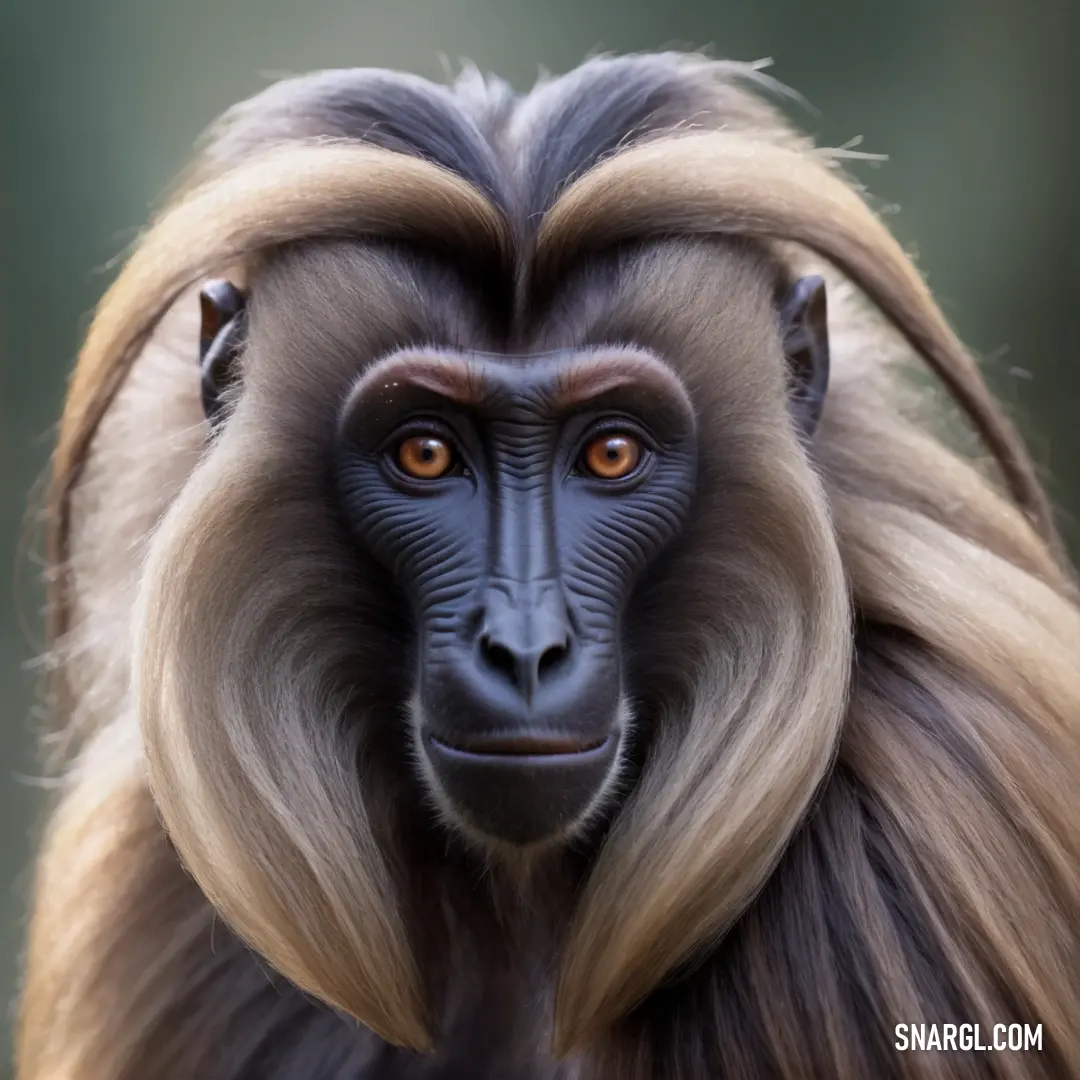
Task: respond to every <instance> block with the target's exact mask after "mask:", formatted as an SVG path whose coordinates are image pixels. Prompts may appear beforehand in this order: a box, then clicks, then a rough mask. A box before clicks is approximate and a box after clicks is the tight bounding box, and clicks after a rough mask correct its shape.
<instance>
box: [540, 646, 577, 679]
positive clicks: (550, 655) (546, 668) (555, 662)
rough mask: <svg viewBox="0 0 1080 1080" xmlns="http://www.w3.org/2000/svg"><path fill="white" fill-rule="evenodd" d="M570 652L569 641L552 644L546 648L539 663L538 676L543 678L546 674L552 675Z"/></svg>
mask: <svg viewBox="0 0 1080 1080" xmlns="http://www.w3.org/2000/svg"><path fill="white" fill-rule="evenodd" d="M569 654H570V646H569V643H568V642H562V643H561V644H559V645H552V646H550V647H549V648H547V649H545V650H544V651H543V653H542V654H541V656H540V663H539V664H538V665H537V669H536V674H537V677H538V678H540V679H543V678H544V677H545V676H546V675H550V674H551V673H552V672H553V671H554V670H555V668H557V667H559V666H560V665H561V664H562V662H563V661H564V660H565V659H566V658H567V656H568V655H569Z"/></svg>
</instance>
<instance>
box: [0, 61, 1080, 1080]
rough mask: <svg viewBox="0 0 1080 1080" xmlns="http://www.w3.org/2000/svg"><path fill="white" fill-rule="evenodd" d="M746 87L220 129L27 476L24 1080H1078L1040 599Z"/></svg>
mask: <svg viewBox="0 0 1080 1080" xmlns="http://www.w3.org/2000/svg"><path fill="white" fill-rule="evenodd" d="M778 90H779V88H778V84H775V83H773V82H772V81H771V79H770V78H769V77H768V76H767V75H766V74H765V73H764V72H763V71H762V70H760V67H759V66H758V65H753V64H743V63H738V62H735V61H721V60H712V59H706V58H703V57H700V56H696V55H684V54H675V53H660V54H649V55H641V56H628V57H596V58H593V59H591V60H589V61H587V62H586V63H584V64H583V65H581V66H580V67H578V68H577V69H575V70H574V71H572V72H570V73H569V74H565V75H562V76H558V77H545V78H544V79H543V80H541V81H540V82H539V83H538V84H537V85H536V86H535V87H534V88H533V89H532V90H530V91H528V92H526V93H518V92H516V91H514V90H512V89H511V88H510V87H509V86H508V85H507V84H506V83H504V82H502V81H500V80H498V79H495V78H493V77H486V76H482V75H481V74H479V73H478V72H477V71H476V70H475V69H472V68H467V69H466V70H465V71H464V72H463V73H462V74H461V75H460V76H459V77H458V78H457V79H456V80H455V81H453V82H452V83H450V84H449V85H448V86H437V85H435V84H433V83H429V82H427V81H425V80H423V79H420V78H419V77H415V76H410V75H403V74H398V73H393V72H388V71H381V70H367V69H356V70H341V71H330V72H322V73H315V74H312V75H307V76H299V77H296V78H292V79H287V80H284V81H282V82H279V83H276V84H274V85H272V86H270V87H269V88H267V89H265V90H263V91H262V92H261V93H259V94H257V95H256V96H255V97H253V98H251V99H250V100H248V101H246V102H243V103H241V104H239V105H237V106H234V107H233V108H232V109H230V110H229V111H228V112H226V113H225V114H224V116H223V117H222V118H221V119H220V120H219V121H218V122H217V124H216V125H215V126H214V127H213V128H212V129H211V131H210V133H209V134H208V136H207V137H206V138H205V139H204V141H203V144H202V146H201V149H200V151H199V153H198V154H197V155H196V158H195V162H194V164H193V165H192V166H191V167H190V168H189V170H188V171H187V172H186V173H185V174H184V176H183V177H182V179H181V181H180V182H179V184H178V185H177V187H176V189H175V190H174V191H173V193H172V194H171V196H170V198H169V199H168V200H167V201H166V203H165V204H164V207H163V209H162V210H161V211H160V212H159V213H158V214H157V216H156V217H155V218H154V220H153V221H152V222H151V224H150V226H149V227H148V229H147V231H146V232H145V234H144V235H143V237H142V239H141V240H140V241H139V243H138V244H137V245H136V246H135V247H134V250H133V251H132V253H131V254H130V256H129V258H128V261H127V262H126V263H125V264H124V266H123V268H122V269H121V270H120V272H119V274H118V276H117V278H116V281H115V282H114V283H113V285H112V286H111V288H110V289H109V290H108V291H107V293H106V294H105V296H104V298H103V299H102V301H101V304H100V306H99V307H98V309H97V312H96V314H95V317H94V320H93V322H92V324H91V326H90V328H89V331H88V333H87V336H86V339H85V342H84V344H83V347H82V350H81V353H80V355H79V358H78V361H77V363H76V365H75V368H74V371H73V374H72V377H71V381H70V384H69V387H68V392H67V398H66V403H65V406H64V411H63V415H62V419H61V423H60V427H59V431H58V435H57V441H56V446H55V452H54V456H53V464H52V487H51V490H50V492H49V495H48V506H47V511H48V570H49V574H48V585H49V635H50V642H51V652H50V656H49V663H50V671H51V678H50V685H49V694H50V698H49V704H50V708H51V712H52V714H53V715H54V717H55V721H54V724H53V728H52V731H51V733H50V734H49V746H50V747H51V748H52V754H53V757H54V759H55V762H56V764H55V767H56V769H57V770H58V772H59V775H60V777H61V778H62V779H61V783H60V790H59V792H58V794H57V798H56V803H55V805H54V806H53V807H51V808H50V812H49V817H48V821H47V826H46V829H45V832H44V835H43V838H42V841H41V848H40V852H39V855H38V859H37V864H36V871H35V878H34V885H33V896H32V900H31V916H30V921H29V927H28V932H27V943H26V950H25V957H24V962H23V976H22V984H21V991H20V1001H19V1012H18V1024H17V1050H16V1057H17V1076H18V1078H19V1080H145V1078H148V1077H154V1078H155V1080H156V1078H160V1080H191V1078H194V1077H198V1078H200V1080H298V1078H300V1077H304V1078H305V1080H347V1078H348V1080H359V1078H387V1080H389V1078H395V1080H398V1078H412V1080H450V1078H455V1080H459V1078H466V1077H467V1078H470V1080H483V1078H499V1080H508V1078H513V1080H766V1078H768V1080H776V1078H780V1080H808V1078H811V1077H813V1078H854V1077H860V1078H862V1077H874V1078H881V1080H911V1078H920V1080H922V1078H925V1080H967V1078H976V1077H978V1078H982V1077H990V1078H995V1080H1006V1078H1007V1080H1050V1078H1054V1080H1059V1078H1062V1077H1069V1076H1076V1077H1080V784H1078V783H1077V777H1078V776H1080V664H1078V663H1077V660H1078V653H1077V643H1078V642H1080V598H1078V591H1077V582H1076V575H1075V571H1074V569H1073V567H1072V566H1071V564H1070V562H1069V558H1068V555H1067V553H1066V550H1065V547H1064V544H1063V542H1062V539H1061V535H1060V533H1059V531H1058V527H1057V525H1056V523H1055V515H1054V508H1053V506H1052V504H1051V502H1050V500H1049V498H1048V496H1047V494H1046V492H1045V490H1044V487H1043V485H1042V482H1041V480H1040V478H1039V475H1038V472H1037V470H1036V467H1035V465H1034V463H1033V460H1032V457H1031V455H1030V453H1029V451H1028V450H1027V448H1026V446H1025V444H1024V441H1023V439H1022V437H1021V435H1020V434H1019V433H1018V430H1017V428H1016V426H1015V425H1014V423H1013V422H1012V421H1011V420H1010V419H1009V417H1008V416H1007V415H1006V413H1005V410H1003V408H1002V407H1001V406H1000V405H999V404H998V403H997V401H996V400H995V399H994V397H993V395H992V394H991V392H990V390H989V388H988V384H987V382H986V380H985V379H984V377H983V375H982V373H981V372H980V369H979V366H978V364H977V363H976V361H975V359H974V358H973V356H972V354H971V353H970V352H969V351H968V350H967V349H966V348H965V346H964V345H963V344H962V343H961V341H960V340H959V339H958V337H957V336H956V334H955V332H954V331H953V329H952V328H951V327H950V325H949V323H948V322H947V320H946V319H945V317H944V316H943V315H942V313H941V311H940V309H939V307H938V306H937V304H936V302H935V300H934V298H933V296H932V294H931V292H930V291H929V289H928V287H927V285H926V284H925V281H924V280H923V278H922V276H921V275H920V273H919V272H918V270H917V269H916V268H915V266H914V264H913V262H912V261H911V259H910V258H909V257H908V256H907V255H906V253H905V252H904V250H903V248H902V247H901V245H900V244H899V242H898V241H897V240H896V239H895V237H894V236H893V235H892V233H891V232H890V231H889V230H888V229H887V228H886V226H885V225H884V224H883V223H882V221H881V219H880V217H879V216H878V214H876V213H875V212H874V210H873V209H872V208H871V205H870V203H869V202H868V197H867V196H865V195H864V193H863V192H862V190H861V188H860V187H859V186H858V184H857V183H856V181H855V180H854V179H853V178H852V176H851V175H849V173H850V172H851V166H850V165H849V164H848V159H847V157H846V156H845V155H844V154H843V153H842V152H837V151H829V150H827V149H825V148H821V147H818V146H816V145H815V143H814V142H813V141H812V140H811V139H810V138H809V137H808V136H807V135H805V134H803V133H801V132H800V131H798V130H797V129H796V127H795V126H794V125H793V124H792V123H791V122H790V121H789V120H788V119H787V118H786V117H785V116H784V114H783V112H782V110H781V108H780V104H779V103H778V100H777V95H778ZM924 370H925V371H928V372H929V373H930V374H931V375H932V376H933V379H932V380H929V381H928V380H927V379H925V378H923V377H922V372H923V371H924ZM904 1024H954V1025H962V1024H970V1025H979V1026H980V1029H981V1031H982V1032H983V1039H984V1041H985V1042H990V1041H991V1038H992V1036H991V1032H992V1031H993V1029H994V1025H997V1024H1026V1025H1030V1026H1031V1027H1032V1028H1035V1027H1037V1028H1038V1031H1040V1032H1041V1033H1042V1036H1043V1041H1042V1044H1041V1046H1040V1047H1038V1048H1037V1049H1028V1050H1027V1051H1026V1052H1018V1053H1009V1052H967V1053H965V1052H963V1049H962V1048H961V1049H957V1048H956V1047H953V1046H945V1047H944V1048H943V1049H941V1050H936V1049H911V1050H905V1049H904V1047H903V1046H902V1045H901V1044H900V1042H899V1041H898V1038H897V1034H896V1032H897V1030H898V1025H904Z"/></svg>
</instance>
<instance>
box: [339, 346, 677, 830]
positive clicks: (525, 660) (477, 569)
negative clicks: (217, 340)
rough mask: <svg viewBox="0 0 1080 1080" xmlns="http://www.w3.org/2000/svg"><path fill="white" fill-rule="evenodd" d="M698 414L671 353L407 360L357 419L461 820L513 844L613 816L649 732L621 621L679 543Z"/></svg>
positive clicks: (435, 758) (349, 440)
mask: <svg viewBox="0 0 1080 1080" xmlns="http://www.w3.org/2000/svg"><path fill="white" fill-rule="evenodd" d="M694 447H695V438H694V414H693V411H692V409H691V406H690V403H689V400H688V398H687V396H686V393H685V391H684V389H683V387H682V385H681V384H680V382H679V381H678V379H677V377H676V376H675V375H674V374H673V373H672V372H671V371H670V369H668V368H667V367H666V366H665V365H664V364H662V363H661V362H660V361H659V360H658V359H656V358H655V357H653V356H652V355H650V354H649V353H646V352H642V351H636V350H635V351H627V350H623V349H606V350H604V349H600V350H589V351H584V350H582V351H567V352H565V353H558V354H551V355H548V356H544V357H530V358H525V359H522V360H512V359H501V358H497V357H492V356H478V355H475V354H473V355H463V354H457V355H455V354H447V353H434V352H422V351H421V352H417V351H412V350H410V351H407V352H401V353H398V354H395V355H393V356H390V357H389V358H387V359H385V360H383V361H382V362H380V363H378V364H377V365H375V366H374V367H373V368H372V369H371V370H369V371H368V372H367V373H366V374H365V375H364V377H363V378H362V379H361V380H360V382H359V383H358V385H357V386H356V387H355V388H354V390H353V392H352V393H351V395H350V397H349V400H348V402H347V404H346V406H345V408H344V410H343V413H342V417H341V424H340V429H339V443H338V450H337V485H338V492H339V495H340V499H341V503H342V506H343V509H344V513H345V517H346V520H347V522H348V524H349V527H350V529H351V530H352V531H353V532H354V533H355V535H356V536H357V538H358V539H359V540H360V541H361V543H362V544H364V545H365V546H366V547H367V548H368V549H369V550H370V551H371V553H372V554H373V555H374V556H375V557H376V558H377V559H379V560H380V561H381V563H382V564H383V565H384V566H385V567H386V568H387V569H388V571H389V572H390V573H391V574H392V575H393V577H394V579H395V581H396V582H397V583H398V585H400V586H401V588H402V589H403V591H404V592H405V593H406V595H407V596H408V597H409V600H410V602H411V606H412V609H413V613H414V618H415V622H416V628H417V640H418V660H419V670H418V672H417V676H416V682H415V684H414V685H415V692H414V694H413V700H412V701H411V702H410V704H411V707H412V722H413V726H414V736H415V739H416V740H417V742H418V744H419V749H420V754H419V757H420V759H421V762H422V766H423V769H424V772H425V774H426V776H427V779H428V782H429V783H430V784H431V785H432V786H433V789H434V793H435V795H436V797H437V798H438V801H439V803H440V805H441V806H442V807H443V809H444V810H445V811H447V812H448V813H449V814H450V815H451V817H452V818H453V819H455V820H457V821H458V822H459V823H460V824H461V825H462V826H463V827H464V828H465V829H467V830H468V831H470V832H479V833H481V834H483V835H485V836H488V837H491V838H494V839H498V840H504V841H509V842H512V843H519V844H520V843H533V842H537V841H541V840H544V839H547V838H550V837H553V836H557V835H561V834H564V833H565V832H567V831H568V830H571V829H572V828H573V827H574V826H575V825H576V824H578V823H580V822H582V821H583V820H584V819H585V818H586V817H587V816H588V814H589V812H590V810H591V809H593V808H594V807H595V806H596V805H597V804H598V803H599V801H600V800H601V798H602V795H603V792H604V790H605V788H606V787H607V785H608V783H609V781H610V780H611V778H612V776H613V774H614V772H615V769H616V765H617V762H618V759H619V752H620V746H621V744H622V740H623V736H624V734H625V728H626V725H627V723H628V722H629V718H630V710H629V708H628V706H627V703H626V700H625V696H624V687H623V663H622V656H621V648H620V636H621V635H620V619H621V617H622V614H623V611H624V609H625V608H626V605H627V602H628V600H629V598H630V596H631V594H632V591H633V588H634V585H635V583H636V582H637V581H638V580H639V579H640V577H641V575H642V573H643V572H644V571H645V570H646V569H647V568H648V567H649V565H650V563H652V562H653V561H654V560H655V559H656V557H657V555H658V554H659V553H660V552H661V551H662V550H663V549H664V547H665V546H666V545H667V544H669V543H670V541H671V540H672V539H673V538H674V537H675V536H676V535H677V533H678V532H679V530H680V528H681V526H682V523H683V521H684V518H685V516H686V513H687V509H688V507H689V504H690V499H691V495H692V492H693V487H694V463H695V452H694Z"/></svg>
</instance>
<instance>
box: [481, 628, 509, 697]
mask: <svg viewBox="0 0 1080 1080" xmlns="http://www.w3.org/2000/svg"><path fill="white" fill-rule="evenodd" d="M480 648H481V652H482V653H483V656H484V659H485V661H487V664H488V666H489V667H492V668H494V669H495V670H496V671H498V672H499V673H500V674H502V675H503V676H504V677H505V678H507V679H508V680H509V681H510V682H511V683H512V684H513V685H514V686H517V681H518V664H517V661H516V660H515V659H514V654H513V653H512V652H511V651H510V650H509V649H507V648H505V647H504V646H502V645H497V644H496V643H495V642H494V641H492V640H491V638H489V637H488V636H487V635H485V636H484V637H482V638H481V639H480Z"/></svg>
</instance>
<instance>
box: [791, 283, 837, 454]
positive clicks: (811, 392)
mask: <svg viewBox="0 0 1080 1080" xmlns="http://www.w3.org/2000/svg"><path fill="white" fill-rule="evenodd" d="M827 314H828V312H827V308H826V304H825V279H824V278H821V277H818V276H817V275H816V274H815V275H813V276H810V277H804V278H800V279H799V280H798V281H796V282H795V284H794V285H793V286H792V287H791V291H790V292H789V293H788V295H787V298H786V299H785V300H784V302H783V304H782V305H781V308H780V319H781V330H782V332H783V335H784V355H785V357H786V358H787V363H788V373H789V379H790V398H789V400H790V408H791V412H792V416H793V417H794V418H795V422H796V424H798V426H799V430H800V431H801V433H802V435H803V437H804V438H805V439H811V438H813V436H814V433H815V432H816V431H817V427H818V422H819V421H820V420H821V410H822V409H823V408H824V406H825V395H826V393H827V392H828V389H829V328H828V321H827Z"/></svg>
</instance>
